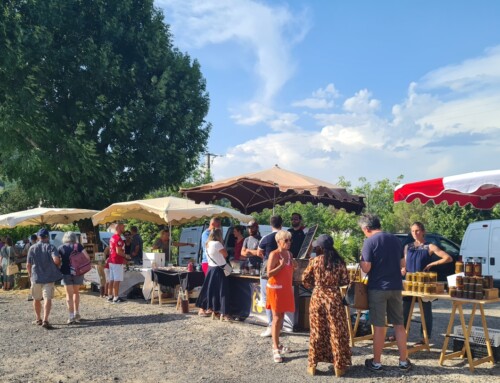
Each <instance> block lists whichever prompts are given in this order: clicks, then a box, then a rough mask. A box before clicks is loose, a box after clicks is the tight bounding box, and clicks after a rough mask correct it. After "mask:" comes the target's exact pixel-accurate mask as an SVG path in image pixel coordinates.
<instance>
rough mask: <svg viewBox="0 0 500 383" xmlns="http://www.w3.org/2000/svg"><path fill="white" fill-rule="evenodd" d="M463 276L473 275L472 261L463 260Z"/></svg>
mask: <svg viewBox="0 0 500 383" xmlns="http://www.w3.org/2000/svg"><path fill="white" fill-rule="evenodd" d="M465 276H466V277H472V276H474V264H473V263H472V262H465Z"/></svg>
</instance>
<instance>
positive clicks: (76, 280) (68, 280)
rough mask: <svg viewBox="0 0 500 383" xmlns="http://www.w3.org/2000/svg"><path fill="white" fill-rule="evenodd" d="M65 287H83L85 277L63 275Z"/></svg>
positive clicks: (62, 283)
mask: <svg viewBox="0 0 500 383" xmlns="http://www.w3.org/2000/svg"><path fill="white" fill-rule="evenodd" d="M61 285H63V286H71V285H83V275H71V274H70V275H63V279H62V281H61Z"/></svg>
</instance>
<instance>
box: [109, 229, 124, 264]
mask: <svg viewBox="0 0 500 383" xmlns="http://www.w3.org/2000/svg"><path fill="white" fill-rule="evenodd" d="M123 245H125V243H124V242H123V239H122V237H120V236H119V235H118V234H114V235H113V236H112V237H111V239H110V240H109V263H114V264H116V265H120V264H124V263H127V260H126V259H125V257H122V256H121V255H119V254H118V253H117V252H116V249H117V248H122V249H123Z"/></svg>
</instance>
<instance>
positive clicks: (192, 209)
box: [92, 197, 253, 226]
mask: <svg viewBox="0 0 500 383" xmlns="http://www.w3.org/2000/svg"><path fill="white" fill-rule="evenodd" d="M213 216H217V217H232V218H235V219H237V220H239V221H241V222H245V223H246V222H249V221H251V220H252V219H253V218H252V216H250V215H245V214H242V213H240V212H239V211H236V210H234V209H230V208H227V207H222V206H217V205H205V204H197V203H196V202H194V201H192V200H189V199H187V198H177V197H163V198H153V199H145V200H137V201H128V202H118V203H114V204H112V205H110V206H108V207H107V208H105V209H104V210H101V211H100V212H98V213H97V214H95V215H94V216H93V217H92V222H93V223H94V225H98V224H105V223H110V222H114V221H117V220H121V219H132V218H133V219H138V220H141V221H148V222H153V223H156V224H158V225H162V224H168V225H170V226H172V225H182V224H185V223H188V222H191V221H194V220H197V219H201V218H209V217H213Z"/></svg>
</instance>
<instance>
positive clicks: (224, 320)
mask: <svg viewBox="0 0 500 383" xmlns="http://www.w3.org/2000/svg"><path fill="white" fill-rule="evenodd" d="M220 320H221V321H222V322H234V320H233V318H231V317H230V316H229V315H221V316H220Z"/></svg>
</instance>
